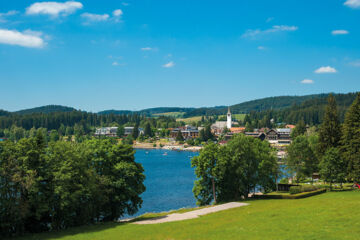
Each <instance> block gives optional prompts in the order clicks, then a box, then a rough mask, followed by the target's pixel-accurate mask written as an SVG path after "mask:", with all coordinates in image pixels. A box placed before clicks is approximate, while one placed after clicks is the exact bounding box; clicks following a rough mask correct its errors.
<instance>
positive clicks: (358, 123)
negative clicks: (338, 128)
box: [341, 94, 360, 181]
mask: <svg viewBox="0 0 360 240" xmlns="http://www.w3.org/2000/svg"><path fill="white" fill-rule="evenodd" d="M341 143H342V148H341V150H342V156H343V158H344V160H345V161H346V162H347V166H348V169H347V172H348V178H349V179H351V180H354V181H360V94H358V95H357V97H356V99H355V101H354V102H353V104H352V105H351V107H350V108H349V111H348V112H347V113H346V117H345V122H344V125H343V135H342V139H341Z"/></svg>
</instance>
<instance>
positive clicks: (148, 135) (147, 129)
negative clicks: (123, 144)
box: [144, 122, 153, 137]
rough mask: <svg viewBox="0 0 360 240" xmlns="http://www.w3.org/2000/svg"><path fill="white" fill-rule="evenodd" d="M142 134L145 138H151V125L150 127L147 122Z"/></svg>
mask: <svg viewBox="0 0 360 240" xmlns="http://www.w3.org/2000/svg"><path fill="white" fill-rule="evenodd" d="M144 134H145V136H146V137H152V136H153V132H152V130H151V125H150V123H149V122H147V123H146V125H145V130H144Z"/></svg>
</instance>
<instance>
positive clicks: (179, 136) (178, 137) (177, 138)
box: [175, 129, 184, 142]
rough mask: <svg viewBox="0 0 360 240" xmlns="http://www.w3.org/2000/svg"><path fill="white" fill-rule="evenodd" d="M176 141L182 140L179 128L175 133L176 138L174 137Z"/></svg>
mask: <svg viewBox="0 0 360 240" xmlns="http://www.w3.org/2000/svg"><path fill="white" fill-rule="evenodd" d="M175 140H176V141H177V142H182V141H184V137H183V135H182V133H181V130H180V129H179V131H178V132H177V135H176V139H175Z"/></svg>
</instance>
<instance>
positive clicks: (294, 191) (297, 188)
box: [289, 185, 319, 194]
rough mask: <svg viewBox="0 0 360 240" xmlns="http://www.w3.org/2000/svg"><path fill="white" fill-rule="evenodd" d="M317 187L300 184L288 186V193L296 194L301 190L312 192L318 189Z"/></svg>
mask: <svg viewBox="0 0 360 240" xmlns="http://www.w3.org/2000/svg"><path fill="white" fill-rule="evenodd" d="M318 189H319V187H318V186H315V185H300V186H292V187H290V191H289V192H290V194H298V193H302V192H312V191H316V190H318Z"/></svg>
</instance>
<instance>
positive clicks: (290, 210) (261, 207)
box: [21, 191, 360, 240]
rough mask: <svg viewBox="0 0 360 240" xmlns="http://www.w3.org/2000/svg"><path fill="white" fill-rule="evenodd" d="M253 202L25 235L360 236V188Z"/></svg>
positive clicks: (101, 239)
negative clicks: (197, 213) (186, 216)
mask: <svg viewBox="0 0 360 240" xmlns="http://www.w3.org/2000/svg"><path fill="white" fill-rule="evenodd" d="M248 202H249V203H250V205H249V206H245V207H240V208H236V209H230V210H226V211H222V212H218V213H213V214H209V215H206V216H202V217H200V218H197V219H192V220H186V221H181V222H172V223H162V224H155V225H134V224H129V223H127V224H120V223H107V224H100V225H97V226H87V227H79V228H73V229H69V230H66V231H62V232H58V233H44V234H37V235H33V236H27V237H25V238H21V239H39V240H50V239H57V240H85V239H87V240H94V239H96V240H115V239H148V240H150V239H161V240H170V239H171V240H172V239H174V240H175V239H176V240H178V239H184V240H185V239H186V240H189V239H192V240H195V239H219V240H223V239H307V240H308V239H316V240H318V239H359V238H360V237H359V236H360V192H359V191H352V192H330V193H325V194H321V195H317V196H314V197H310V198H305V199H297V200H253V201H248Z"/></svg>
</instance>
